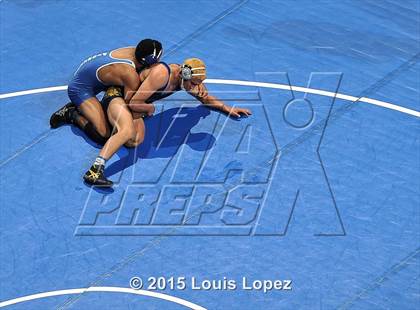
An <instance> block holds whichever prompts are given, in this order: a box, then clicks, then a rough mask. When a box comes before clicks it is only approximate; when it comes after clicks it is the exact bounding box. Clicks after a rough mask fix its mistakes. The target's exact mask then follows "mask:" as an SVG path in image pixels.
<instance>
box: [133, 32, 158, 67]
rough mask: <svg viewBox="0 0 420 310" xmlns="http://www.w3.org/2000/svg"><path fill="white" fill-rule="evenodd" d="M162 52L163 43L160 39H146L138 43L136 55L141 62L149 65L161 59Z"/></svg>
mask: <svg viewBox="0 0 420 310" xmlns="http://www.w3.org/2000/svg"><path fill="white" fill-rule="evenodd" d="M162 52H163V49H162V44H161V43H160V42H159V41H156V40H152V39H144V40H141V41H140V43H139V44H137V46H136V51H135V56H136V59H137V61H138V62H139V63H141V64H142V65H144V66H146V67H149V66H151V65H153V64H155V63H157V62H158V61H159V58H160V56H161V55H162Z"/></svg>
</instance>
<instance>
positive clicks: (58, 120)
mask: <svg viewBox="0 0 420 310" xmlns="http://www.w3.org/2000/svg"><path fill="white" fill-rule="evenodd" d="M74 110H76V106H75V105H74V104H73V103H71V102H70V103H67V104H66V105H65V106H64V107H62V108H60V109H59V110H58V111H55V112H54V113H53V114H52V115H51V117H50V126H51V128H58V127H60V126H61V125H64V124H71V123H72V117H71V116H72V113H73V111H74Z"/></svg>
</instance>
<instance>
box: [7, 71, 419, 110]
mask: <svg viewBox="0 0 420 310" xmlns="http://www.w3.org/2000/svg"><path fill="white" fill-rule="evenodd" d="M205 82H206V83H208V84H224V85H240V86H254V87H264V88H274V89H282V90H289V91H290V90H293V91H296V92H302V93H308V94H315V95H320V96H326V97H336V98H338V99H342V100H347V101H356V100H357V101H360V102H364V103H369V104H373V105H376V106H380V107H383V108H386V109H390V110H394V111H398V112H401V113H405V114H409V115H413V116H416V117H420V112H419V111H416V110H412V109H408V108H404V107H401V106H399V105H395V104H392V103H389V102H384V101H380V100H376V99H370V98H366V97H360V98H359V97H354V96H349V95H345V94H339V93H337V94H336V93H333V92H330V91H326V90H321V89H314V88H308V87H300V86H290V85H287V84H275V83H264V82H255V81H241V80H223V79H206V81H205ZM62 90H67V86H65V85H63V86H54V87H46V88H36V89H30V90H24V91H18V92H13V93H6V94H0V99H6V98H12V97H17V96H25V95H31V94H39V93H47V92H54V91H62Z"/></svg>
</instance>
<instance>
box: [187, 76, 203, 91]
mask: <svg viewBox="0 0 420 310" xmlns="http://www.w3.org/2000/svg"><path fill="white" fill-rule="evenodd" d="M201 83H203V81H202V80H200V79H191V80H188V81H185V80H184V88H185V90H187V91H190V90H191V89H194V87H197V86H198V85H200V84H201Z"/></svg>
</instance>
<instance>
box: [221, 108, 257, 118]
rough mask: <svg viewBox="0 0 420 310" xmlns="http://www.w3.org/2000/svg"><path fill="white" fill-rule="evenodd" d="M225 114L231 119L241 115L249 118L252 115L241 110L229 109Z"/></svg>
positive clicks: (248, 111) (246, 110) (245, 110)
mask: <svg viewBox="0 0 420 310" xmlns="http://www.w3.org/2000/svg"><path fill="white" fill-rule="evenodd" d="M227 113H228V114H229V116H233V117H241V116H242V115H244V116H250V115H251V114H252V113H251V111H250V110H248V109H243V108H229V109H227Z"/></svg>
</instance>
